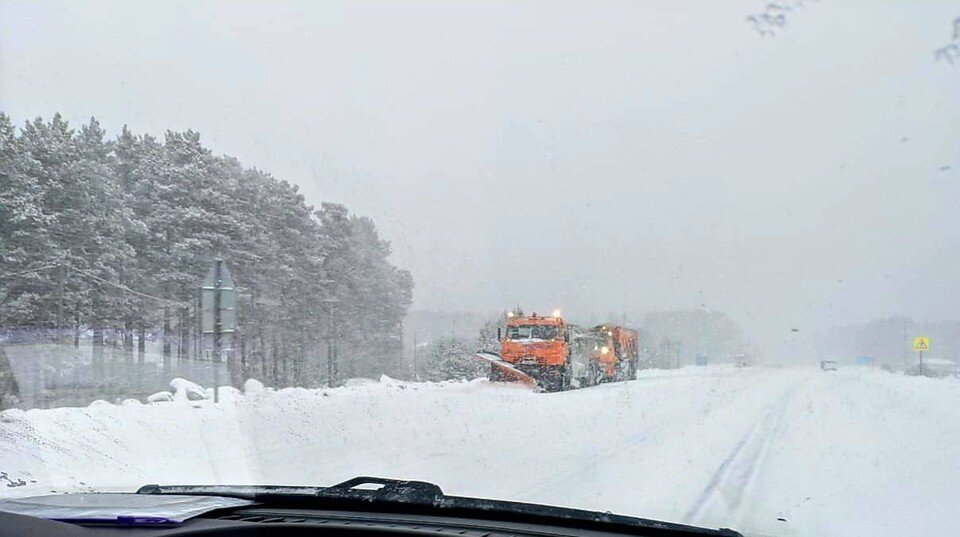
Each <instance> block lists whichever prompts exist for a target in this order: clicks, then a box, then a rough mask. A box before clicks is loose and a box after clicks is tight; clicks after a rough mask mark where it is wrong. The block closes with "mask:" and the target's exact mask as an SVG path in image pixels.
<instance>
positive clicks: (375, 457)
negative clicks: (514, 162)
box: [0, 367, 960, 535]
mask: <svg viewBox="0 0 960 537" xmlns="http://www.w3.org/2000/svg"><path fill="white" fill-rule="evenodd" d="M958 403H960V382H956V381H954V380H932V379H924V378H912V377H903V376H899V375H893V374H888V373H884V372H879V371H873V370H866V369H857V370H854V369H844V370H841V371H838V372H831V373H824V372H821V371H819V370H817V369H813V368H794V369H772V368H747V369H735V368H731V367H704V368H695V367H689V368H685V369H681V370H674V371H644V372H642V373H641V377H640V378H639V379H638V380H636V381H633V382H629V383H619V384H609V385H603V386H599V387H595V388H590V389H586V390H579V391H573V392H566V393H557V394H536V393H531V392H529V391H527V390H525V389H523V388H519V387H514V386H507V385H491V384H489V383H487V382H486V381H475V382H469V383H449V384H405V383H400V382H393V381H389V379H387V380H385V381H384V382H381V383H379V384H368V385H360V386H352V387H347V388H339V389H335V390H303V389H285V390H280V391H272V390H264V391H259V392H253V393H248V394H245V395H233V394H227V397H225V398H224V401H222V402H221V403H220V404H218V405H213V404H211V403H210V402H207V401H201V402H197V403H187V402H171V403H159V404H152V405H140V404H137V403H135V402H128V403H127V404H125V405H110V404H107V403H97V404H94V405H91V406H90V407H87V408H68V409H55V410H32V411H28V412H23V411H6V412H3V413H0V471H3V472H7V474H8V475H9V476H10V478H11V479H15V480H16V479H23V480H25V481H26V482H27V485H26V486H23V487H14V488H10V487H6V486H4V485H5V484H4V485H0V496H10V495H13V494H17V495H23V494H35V493H44V492H48V491H50V490H57V491H66V490H83V489H85V488H86V487H91V486H94V487H97V488H110V489H118V488H120V489H129V488H135V487H136V486H139V485H142V484H144V483H167V484H173V483H181V484H182V483H237V484H247V483H282V484H333V483H335V482H338V481H342V480H344V479H347V478H349V477H353V476H356V475H380V476H386V477H398V478H410V479H421V480H427V481H433V482H435V483H437V484H439V485H440V486H441V487H442V488H443V490H444V491H445V492H446V493H448V494H457V495H468V496H485V497H495V498H504V499H511V500H521V501H535V502H540V503H549V504H558V505H568V506H575V507H582V508H587V509H597V510H609V511H614V512H620V513H624V514H631V515H638V516H644V517H649V518H660V519H667V520H673V521H680V522H689V523H694V524H701V525H707V526H727V527H733V528H736V529H739V530H741V531H748V532H752V533H762V534H775V535H782V534H787V535H865V534H870V535H895V534H908V535H922V534H934V533H939V534H951V533H953V528H954V521H953V519H952V516H951V515H952V513H953V510H954V509H953V508H954V505H955V504H956V502H957V501H958V500H960V406H958Z"/></svg>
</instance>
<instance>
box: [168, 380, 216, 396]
mask: <svg viewBox="0 0 960 537" xmlns="http://www.w3.org/2000/svg"><path fill="white" fill-rule="evenodd" d="M170 389H171V390H173V400H174V401H202V400H204V399H207V393H206V392H205V391H204V389H203V387H201V386H200V385H199V384H197V383H196V382H190V381H189V380H187V379H182V378H175V379H173V380H171V381H170Z"/></svg>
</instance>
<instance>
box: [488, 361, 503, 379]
mask: <svg viewBox="0 0 960 537" xmlns="http://www.w3.org/2000/svg"><path fill="white" fill-rule="evenodd" d="M490 382H503V372H501V371H500V368H499V367H498V366H496V365H494V364H490Z"/></svg>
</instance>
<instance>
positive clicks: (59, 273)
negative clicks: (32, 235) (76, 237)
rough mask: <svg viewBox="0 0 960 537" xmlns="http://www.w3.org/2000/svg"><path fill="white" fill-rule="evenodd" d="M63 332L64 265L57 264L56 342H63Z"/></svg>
mask: <svg viewBox="0 0 960 537" xmlns="http://www.w3.org/2000/svg"><path fill="white" fill-rule="evenodd" d="M62 331H63V264H61V263H57V335H56V339H55V342H56V343H58V344H59V343H60V342H61V335H62Z"/></svg>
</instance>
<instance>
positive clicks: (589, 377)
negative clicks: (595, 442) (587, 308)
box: [490, 313, 639, 391]
mask: <svg viewBox="0 0 960 537" xmlns="http://www.w3.org/2000/svg"><path fill="white" fill-rule="evenodd" d="M638 339H639V336H638V334H637V331H636V330H630V329H629V328H624V327H622V326H614V325H606V324H604V325H598V326H595V327H593V328H582V327H579V326H575V325H572V324H569V323H567V322H565V321H564V319H563V317H561V316H560V315H559V313H556V314H554V315H553V316H550V317H541V316H538V315H537V314H533V315H531V316H508V318H507V325H506V333H505V334H503V335H502V337H501V339H500V362H502V363H497V362H494V363H492V364H491V369H490V379H491V380H493V381H503V380H513V379H515V375H514V373H515V372H517V371H518V372H520V373H522V374H524V375H526V376H529V377H531V378H532V379H534V380H535V381H536V383H537V384H538V385H539V386H540V387H541V388H543V389H544V390H546V391H561V390H568V389H571V388H583V387H587V386H593V385H596V384H599V383H601V382H616V381H621V380H631V379H634V378H636V374H637V362H638V360H639V345H638Z"/></svg>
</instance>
